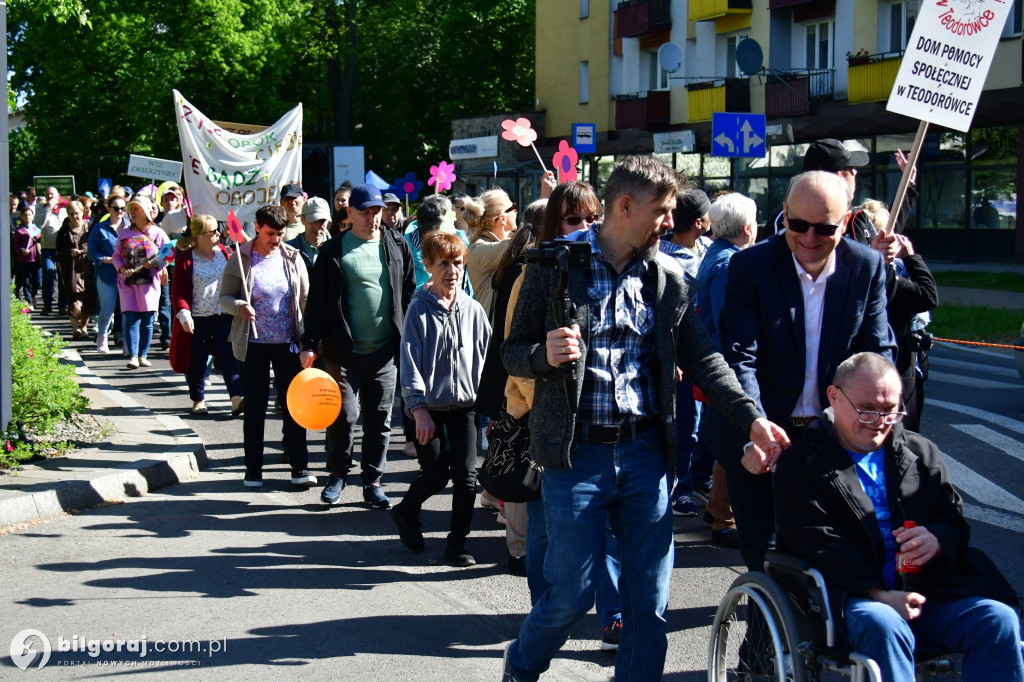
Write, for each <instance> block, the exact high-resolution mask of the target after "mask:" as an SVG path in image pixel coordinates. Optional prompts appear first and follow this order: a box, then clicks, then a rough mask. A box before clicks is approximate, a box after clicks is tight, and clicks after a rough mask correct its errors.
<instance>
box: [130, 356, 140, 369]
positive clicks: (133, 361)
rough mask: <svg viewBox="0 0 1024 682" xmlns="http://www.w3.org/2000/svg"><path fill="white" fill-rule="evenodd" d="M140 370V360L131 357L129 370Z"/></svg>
mask: <svg viewBox="0 0 1024 682" xmlns="http://www.w3.org/2000/svg"><path fill="white" fill-rule="evenodd" d="M138 368H139V359H138V358H137V357H136V356H134V355H133V356H131V357H130V358H129V359H128V369H138Z"/></svg>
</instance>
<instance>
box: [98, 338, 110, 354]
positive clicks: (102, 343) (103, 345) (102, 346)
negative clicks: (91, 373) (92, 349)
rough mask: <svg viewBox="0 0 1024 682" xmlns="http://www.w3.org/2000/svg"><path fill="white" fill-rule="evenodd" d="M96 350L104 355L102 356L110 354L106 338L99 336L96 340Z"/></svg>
mask: <svg viewBox="0 0 1024 682" xmlns="http://www.w3.org/2000/svg"><path fill="white" fill-rule="evenodd" d="M96 350H97V351H99V352H100V353H104V354H106V353H109V352H110V347H109V346H107V337H106V336H101V337H99V338H98V339H96Z"/></svg>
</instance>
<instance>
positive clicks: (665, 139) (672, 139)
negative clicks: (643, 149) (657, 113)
mask: <svg viewBox="0 0 1024 682" xmlns="http://www.w3.org/2000/svg"><path fill="white" fill-rule="evenodd" d="M696 148H697V138H696V136H694V134H693V131H692V130H677V131H675V132H672V133H654V153H655V154H671V153H672V152H692V151H693V150H694V149H696Z"/></svg>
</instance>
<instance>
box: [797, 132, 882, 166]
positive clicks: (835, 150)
mask: <svg viewBox="0 0 1024 682" xmlns="http://www.w3.org/2000/svg"><path fill="white" fill-rule="evenodd" d="M870 160H871V159H870V158H869V157H868V154H867V152H861V151H852V152H851V151H850V150H848V149H847V148H846V147H844V146H843V143H842V142H840V141H839V140H836V139H833V138H831V137H829V138H825V139H824V140H818V141H817V142H812V143H811V146H810V147H808V148H807V153H806V154H804V168H803V170H804V172H807V171H815V170H821V171H828V172H829V173H838V172H839V171H841V170H846V169H847V168H850V167H860V166H866V165H868V162H869V161H870Z"/></svg>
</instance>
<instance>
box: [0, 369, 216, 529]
mask: <svg viewBox="0 0 1024 682" xmlns="http://www.w3.org/2000/svg"><path fill="white" fill-rule="evenodd" d="M62 355H63V358H64V359H65V360H67V361H68V362H70V363H71V364H73V365H74V366H75V371H76V373H77V374H78V377H79V380H80V382H81V383H82V385H83V389H87V390H89V391H90V392H93V393H94V394H95V396H96V397H97V398H98V400H94V405H93V407H94V408H96V407H97V403H99V404H101V405H102V407H101V408H99V409H93V410H91V412H92V414H93V415H94V416H96V417H97V419H98V420H100V421H106V422H107V423H108V424H109V425H110V427H111V429H112V432H111V438H110V439H109V440H108V441H107V442H104V443H102V444H101V445H100V446H99V447H96V448H87V449H83V450H78V451H75V452H74V453H72V455H70V456H68V457H60V458H55V459H50V460H45V461H42V462H39V463H38V464H34V465H27V466H25V467H23V468H22V469H21V470H20V471H18V472H15V473H13V474H9V475H7V476H3V477H0V530H2V529H5V528H7V527H9V526H12V525H15V524H24V523H31V522H34V521H40V520H43V519H49V518H53V517H56V516H60V515H62V514H65V513H68V512H74V511H79V510H83V509H90V508H93V507H98V506H100V505H103V504H107V503H110V502H117V501H121V500H124V499H126V498H129V497H139V496H141V495H145V494H146V493H148V492H150V491H153V490H157V489H159V488H163V487H165V486H168V485H173V484H175V483H180V482H181V481H187V480H189V479H192V478H195V477H197V476H198V475H199V471H200V469H203V468H205V467H206V466H207V464H208V462H209V459H208V457H207V453H206V446H205V445H203V442H202V441H201V440H200V438H199V436H198V435H197V434H196V432H195V431H193V430H192V429H191V428H189V426H188V425H187V424H186V423H185V422H184V420H182V419H181V418H180V417H176V416H173V415H162V414H153V413H152V412H150V411H149V410H148V409H147V408H146V407H144V406H143V405H141V404H140V403H138V402H137V401H135V400H134V399H132V398H131V397H130V396H128V395H127V394H125V393H123V392H121V391H119V390H117V389H116V388H114V387H113V386H111V385H110V384H109V383H108V382H107V381H105V380H104V379H102V378H101V377H99V376H98V375H97V374H96V373H95V372H93V371H92V370H91V369H89V367H88V366H87V365H86V364H85V362H84V361H83V360H82V357H81V355H79V353H78V352H77V351H75V350H71V349H65V350H64V352H63V354H62Z"/></svg>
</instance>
